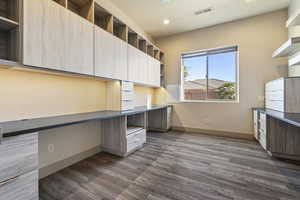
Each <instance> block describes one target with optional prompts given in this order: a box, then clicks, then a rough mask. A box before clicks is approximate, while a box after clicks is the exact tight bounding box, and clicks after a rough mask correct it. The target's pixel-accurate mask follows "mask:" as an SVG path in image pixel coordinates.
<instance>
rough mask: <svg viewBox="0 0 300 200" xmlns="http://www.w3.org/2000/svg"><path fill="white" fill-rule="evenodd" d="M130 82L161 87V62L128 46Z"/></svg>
mask: <svg viewBox="0 0 300 200" xmlns="http://www.w3.org/2000/svg"><path fill="white" fill-rule="evenodd" d="M128 78H129V81H132V82H135V83H140V84H145V85H150V86H155V87H160V62H159V61H158V60H156V59H155V58H153V57H151V56H149V55H146V54H145V53H144V52H142V51H140V50H138V49H136V48H135V47H133V46H131V45H128Z"/></svg>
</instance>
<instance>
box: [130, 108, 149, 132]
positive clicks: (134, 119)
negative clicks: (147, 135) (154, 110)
mask: <svg viewBox="0 0 300 200" xmlns="http://www.w3.org/2000/svg"><path fill="white" fill-rule="evenodd" d="M145 127H146V124H145V114H144V113H140V114H135V115H128V116H127V135H130V134H132V133H134V132H137V131H140V130H142V129H145Z"/></svg>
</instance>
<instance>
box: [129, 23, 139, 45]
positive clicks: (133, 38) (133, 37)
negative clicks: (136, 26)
mask: <svg viewBox="0 0 300 200" xmlns="http://www.w3.org/2000/svg"><path fill="white" fill-rule="evenodd" d="M128 43H129V44H131V45H132V46H134V47H136V48H138V47H139V43H138V34H137V33H136V32H134V31H133V30H132V29H130V28H128Z"/></svg>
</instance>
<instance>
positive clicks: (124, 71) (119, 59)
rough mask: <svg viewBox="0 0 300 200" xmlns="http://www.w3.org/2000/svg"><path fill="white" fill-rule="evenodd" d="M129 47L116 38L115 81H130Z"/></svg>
mask: <svg viewBox="0 0 300 200" xmlns="http://www.w3.org/2000/svg"><path fill="white" fill-rule="evenodd" d="M127 48H128V45H127V43H126V42H124V41H123V40H121V39H119V38H117V37H114V75H113V78H114V79H119V80H124V81H126V80H128V55H127V51H128V49H127Z"/></svg>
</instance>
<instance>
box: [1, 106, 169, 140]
mask: <svg viewBox="0 0 300 200" xmlns="http://www.w3.org/2000/svg"><path fill="white" fill-rule="evenodd" d="M167 107H168V105H164V106H155V105H153V106H152V107H150V108H148V107H146V106H142V107H136V108H135V109H133V110H128V111H96V112H88V113H78V114H70V115H60V116H53V117H43V118H36V119H24V120H17V121H8V122H1V123H0V128H1V130H2V133H3V136H4V137H9V136H15V135H20V134H26V133H32V132H36V131H41V130H46V129H50V128H57V127H61V126H67V125H72V124H78V123H84V122H89V121H96V120H103V119H109V118H114V117H121V116H126V115H134V114H138V113H143V112H147V111H151V110H159V109H164V108H167Z"/></svg>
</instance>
